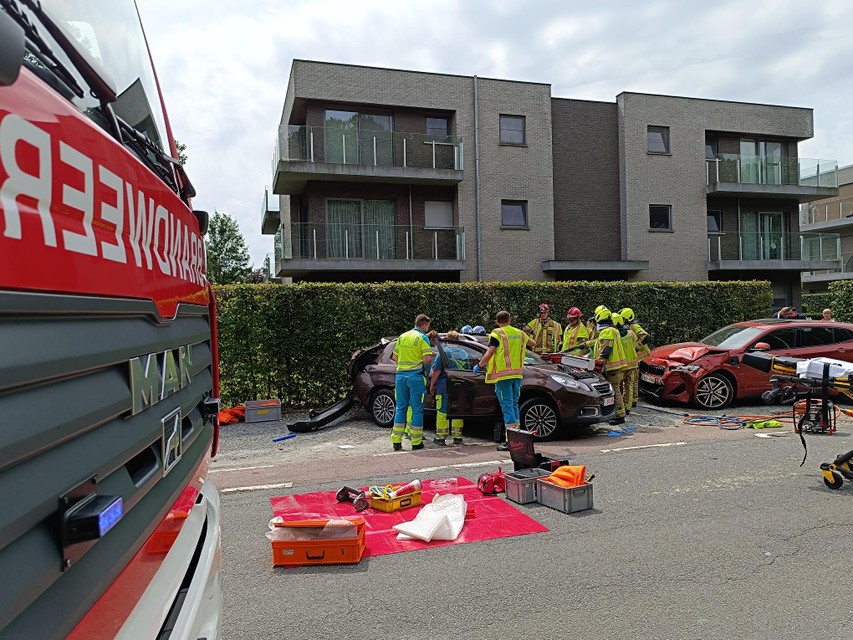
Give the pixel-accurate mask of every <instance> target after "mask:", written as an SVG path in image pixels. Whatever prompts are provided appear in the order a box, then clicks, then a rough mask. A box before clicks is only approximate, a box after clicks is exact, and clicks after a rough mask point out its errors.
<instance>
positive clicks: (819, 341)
mask: <svg viewBox="0 0 853 640" xmlns="http://www.w3.org/2000/svg"><path fill="white" fill-rule="evenodd" d="M828 344H833V340H832V328H831V327H802V328H800V346H801V347H823V346H826V345H828Z"/></svg>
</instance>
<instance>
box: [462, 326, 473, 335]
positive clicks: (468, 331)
mask: <svg viewBox="0 0 853 640" xmlns="http://www.w3.org/2000/svg"><path fill="white" fill-rule="evenodd" d="M473 332H474V330H473V329H472V328H471V325H470V324H466V325H465V326H464V327H462V329H461V330H460V331H459V333H464V334H465V335H468V334H471V333H473Z"/></svg>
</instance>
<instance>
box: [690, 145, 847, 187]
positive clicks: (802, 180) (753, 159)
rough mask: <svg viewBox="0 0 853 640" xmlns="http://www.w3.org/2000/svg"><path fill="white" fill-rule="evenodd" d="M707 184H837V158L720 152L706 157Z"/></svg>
mask: <svg viewBox="0 0 853 640" xmlns="http://www.w3.org/2000/svg"><path fill="white" fill-rule="evenodd" d="M705 179H706V184H715V183H718V182H734V183H737V184H755V185H786V186H800V187H836V188H837V187H838V161H836V160H812V159H810V158H781V157H779V158H776V157H767V156H744V155H739V154H734V153H720V154H718V155H717V157H715V158H706V159H705Z"/></svg>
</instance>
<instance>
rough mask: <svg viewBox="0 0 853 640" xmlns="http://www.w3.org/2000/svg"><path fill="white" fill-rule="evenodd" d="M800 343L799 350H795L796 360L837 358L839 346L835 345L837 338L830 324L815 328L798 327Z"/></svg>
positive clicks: (793, 352)
mask: <svg viewBox="0 0 853 640" xmlns="http://www.w3.org/2000/svg"><path fill="white" fill-rule="evenodd" d="M797 334H799V335H798V341H797V348H796V349H793V351H792V353H791V354H790V355H792V356H793V357H795V358H804V359H809V358H836V357H838V354H837V353H836V351H837V350H838V345H837V344H835V337H834V336H833V333H832V327H831V326H829V325H828V324H827V325H825V326H814V327H797Z"/></svg>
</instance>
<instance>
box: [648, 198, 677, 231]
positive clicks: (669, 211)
mask: <svg viewBox="0 0 853 640" xmlns="http://www.w3.org/2000/svg"><path fill="white" fill-rule="evenodd" d="M653 208H665V209H666V211H667V219H668V223H669V226H667V227H653V226H652V209H653ZM673 230H674V229H673V224H672V205H671V204H650V205H649V231H650V232H652V233H672V232H673Z"/></svg>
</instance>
